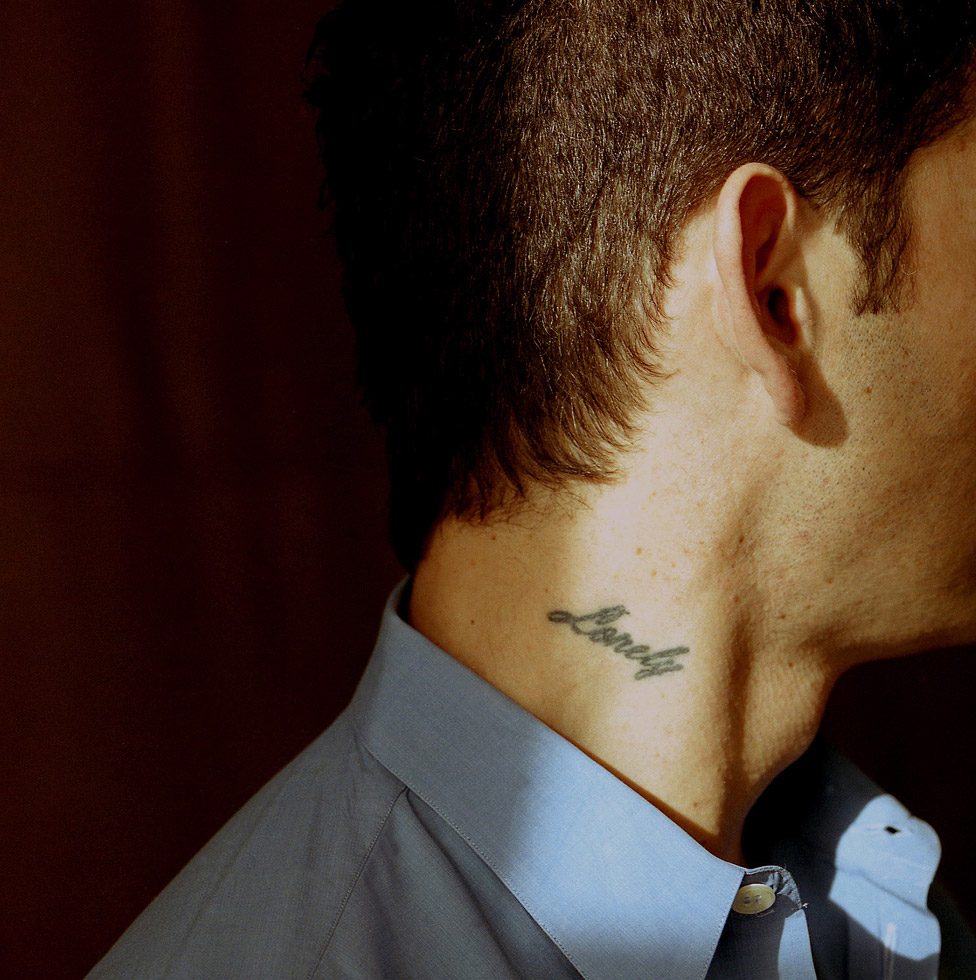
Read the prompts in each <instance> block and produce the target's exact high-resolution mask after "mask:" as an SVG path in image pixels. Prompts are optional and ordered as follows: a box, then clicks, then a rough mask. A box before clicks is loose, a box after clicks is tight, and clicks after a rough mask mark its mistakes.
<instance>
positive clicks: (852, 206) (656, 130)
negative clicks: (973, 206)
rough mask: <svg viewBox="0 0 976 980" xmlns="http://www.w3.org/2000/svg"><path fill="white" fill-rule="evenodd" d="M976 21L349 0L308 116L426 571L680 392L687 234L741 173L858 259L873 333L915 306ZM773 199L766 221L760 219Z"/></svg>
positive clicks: (705, 8)
mask: <svg viewBox="0 0 976 980" xmlns="http://www.w3.org/2000/svg"><path fill="white" fill-rule="evenodd" d="M974 8H976V4H973V3H969V2H964V3H959V2H938V0H936V2H930V0H927V2H924V3H923V2H915V3H909V2H896V0H857V2H854V0H807V2H802V0H736V2H732V0H729V2H719V3H715V2H708V3H706V2H699V0H666V2H665V0H601V2H595V0H564V2H557V0H537V2H532V0H529V2H513V0H499V2H489V0H480V2H479V0H453V2H451V0H432V2H430V3H424V4H420V5H408V4H402V3H394V2H392V0H348V2H346V3H345V4H344V5H343V7H342V8H341V9H340V10H339V11H338V12H336V13H334V14H332V15H329V16H327V17H326V18H324V19H323V21H322V23H321V24H320V26H319V30H318V32H317V35H316V38H315V41H314V43H313V46H312V50H311V52H310V64H311V65H312V67H313V69H314V72H313V76H312V79H311V83H310V86H309V90H308V98H309V99H310V101H311V102H312V103H313V104H314V105H316V106H318V107H320V110H321V111H320V115H319V123H318V134H319V138H320V144H321V148H322V152H323V156H324V159H325V162H326V164H327V167H328V171H329V185H330V188H331V192H332V196H333V198H334V201H335V230H336V235H337V240H338V245H339V249H340V253H341V254H342V257H343V259H344V261H345V263H346V295H347V300H348V304H349V309H350V312H351V315H352V318H353V321H354V323H355V325H356V328H357V332H358V346H359V359H360V361H359V369H360V379H361V382H362V384H363V386H364V389H365V393H366V398H367V402H368V404H369V406H370V408H371V410H372V412H373V414H374V417H375V418H376V419H377V420H378V421H379V422H381V423H382V424H383V425H384V426H385V427H386V428H387V433H388V449H389V456H390V467H391V481H392V510H391V519H392V531H393V540H394V545H395V547H396V550H397V553H398V555H399V557H400V559H401V561H402V562H403V563H404V565H405V566H406V567H407V568H409V569H412V568H413V567H414V566H415V565H416V562H417V560H418V559H419V557H420V555H421V552H422V548H423V543H424V540H425V538H426V537H427V535H428V533H429V531H430V530H431V528H432V527H433V526H434V525H435V524H436V523H437V521H438V520H439V519H440V518H441V517H443V516H445V515H450V514H454V515H456V516H458V517H462V518H472V517H476V518H477V517H480V518H483V517H485V516H486V515H489V514H491V513H493V512H496V511H499V510H500V509H501V510H503V509H504V505H505V504H506V503H507V502H510V501H513V500H514V501H517V500H518V497H519V495H520V494H521V492H522V491H523V490H524V489H525V488H526V487H527V486H529V485H531V484H541V485H544V486H547V487H552V488H558V487H561V486H563V485H566V484H567V483H572V482H574V481H583V482H584V483H585V482H587V481H592V482H597V483H599V482H601V481H603V482H608V481H612V480H613V479H614V478H616V477H617V476H618V475H619V473H620V470H621V462H622V460H623V457H624V455H625V454H626V452H627V451H628V450H630V449H632V448H633V446H634V445H635V444H636V442H638V441H639V438H640V433H639V432H638V431H637V430H636V429H635V420H636V418H637V417H638V415H639V414H640V413H641V412H644V411H646V410H647V409H648V408H651V409H653V408H654V404H655V402H654V398H655V392H656V391H657V390H658V389H659V388H661V387H662V385H665V384H666V383H667V382H666V379H668V378H669V377H670V376H671V374H672V371H671V370H669V368H670V365H669V364H668V363H667V359H666V357H665V356H664V352H665V350H666V349H667V347H668V343H669V323H668V317H667V316H665V310H666V309H667V306H668V296H669V290H670V289H671V287H672V286H673V285H674V281H673V272H674V268H675V262H676V261H677V260H678V259H679V258H680V252H681V247H682V243H683V237H682V236H683V234H684V231H685V230H686V229H687V228H688V227H689V221H690V219H692V218H693V216H694V215H696V214H697V213H699V212H700V211H701V209H702V208H703V207H704V206H706V205H714V203H715V201H716V196H717V195H719V194H720V192H721V191H722V190H723V188H724V187H726V185H727V182H728V181H729V178H730V176H731V175H733V174H734V173H736V172H737V171H738V170H739V168H740V167H741V166H742V165H744V164H749V163H758V164H761V165H763V166H765V167H767V168H769V170H770V171H771V172H774V173H775V174H779V175H782V176H783V177H784V178H785V180H786V182H787V184H788V187H789V188H791V189H792V192H795V195H796V200H797V201H799V202H801V203H802V204H803V205H804V206H808V207H809V208H810V209H812V211H813V212H815V213H817V214H820V215H822V216H824V217H825V218H827V219H829V221H830V222H831V223H832V224H833V225H836V227H837V228H838V229H839V230H840V232H841V233H842V234H843V235H844V237H845V239H846V240H847V241H848V242H849V243H850V245H851V248H852V252H853V254H854V255H855V256H856V258H857V265H858V268H857V269H856V274H855V275H854V276H853V278H852V280H851V282H850V283H845V284H844V285H845V289H846V302H847V303H848V305H849V308H850V316H851V319H852V321H853V319H854V318H855V317H857V316H859V315H868V316H874V315H878V314H882V313H884V312H885V311H886V310H889V309H894V308H896V307H897V306H898V302H899V299H900V298H903V297H904V296H905V295H906V291H905V289H904V287H905V286H907V285H910V284H911V277H910V271H911V267H912V263H911V261H910V258H911V249H907V255H908V259H909V261H903V259H905V257H906V246H907V245H908V243H909V242H910V241H911V227H912V223H911V221H910V220H909V218H910V215H909V213H908V209H906V208H905V207H904V206H903V205H904V200H905V198H904V195H903V183H904V178H905V174H906V167H907V164H908V162H909V159H910V158H911V157H912V156H913V154H914V153H915V152H916V151H917V150H918V149H919V148H920V147H922V146H925V145H928V144H932V143H933V142H935V141H936V140H938V139H939V138H941V137H942V136H944V135H945V134H946V133H947V132H949V131H950V130H952V129H953V127H955V126H956V125H957V124H958V123H959V122H960V120H961V119H962V118H964V117H966V116H967V114H968V109H967V106H966V102H965V99H964V96H965V95H966V93H967V91H968V82H969V76H970V66H971V64H972V60H973V45H974V39H976V15H974ZM745 177H746V178H749V174H745ZM770 179H771V180H773V181H774V182H775V178H774V177H771V178H770ZM769 186H771V185H767V183H765V182H764V181H763V180H762V179H760V180H758V182H757V181H755V180H751V179H747V180H746V182H745V184H744V185H743V188H740V190H744V191H745V197H744V198H743V200H746V201H747V203H748V201H753V199H755V201H758V202H759V203H758V204H756V207H757V208H759V210H760V211H761V210H762V207H763V206H764V205H763V204H762V201H763V200H764V197H763V195H764V194H766V193H767V192H768V190H769ZM757 188H758V190H757ZM767 196H768V195H767ZM739 201H740V198H739V197H735V198H734V199H733V198H727V200H726V203H727V204H730V206H736V207H738V206H739ZM755 201H754V203H755ZM730 202H731V203H730ZM719 271H721V270H719ZM847 287H849V288H847ZM910 292H911V291H910V290H908V293H910ZM763 300H764V301H766V302H769V303H770V304H772V307H771V308H775V305H776V304H777V303H779V302H781V301H782V295H781V291H778V290H777V289H775V288H772V289H769V290H767V293H766V294H764V297H763ZM774 319H775V317H774ZM785 319H787V320H789V319H790V316H787V317H786V318H785ZM948 326H949V327H951V326H952V325H951V324H949V325H948ZM784 339H785V341H786V342H787V343H788V342H789V340H790V338H789V337H788V336H787V337H785V338H784ZM851 343H852V345H853V344H855V343H856V340H855V339H853V338H852V340H851ZM786 414H787V415H788V414H789V411H787V412H786Z"/></svg>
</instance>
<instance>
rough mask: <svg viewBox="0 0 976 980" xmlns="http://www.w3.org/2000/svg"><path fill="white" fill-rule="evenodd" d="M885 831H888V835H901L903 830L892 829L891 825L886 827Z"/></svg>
mask: <svg viewBox="0 0 976 980" xmlns="http://www.w3.org/2000/svg"><path fill="white" fill-rule="evenodd" d="M885 831H887V833H889V834H900V833H901V830H900V829H899V828H898V827H892V826H891V824H889V825H888V826H887V827H885Z"/></svg>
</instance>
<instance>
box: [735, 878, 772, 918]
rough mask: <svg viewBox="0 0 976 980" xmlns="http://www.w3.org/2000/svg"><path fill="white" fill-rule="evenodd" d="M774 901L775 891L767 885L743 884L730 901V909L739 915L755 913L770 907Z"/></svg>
mask: <svg viewBox="0 0 976 980" xmlns="http://www.w3.org/2000/svg"><path fill="white" fill-rule="evenodd" d="M775 902H776V892H774V891H773V890H772V888H770V887H769V885H743V886H742V887H741V888H740V889H739V890H738V891H737V892H736V893H735V900H734V901H733V902H732V911H733V912H738V913H739V914H740V915H757V914H758V913H759V912H765V911H766V909H768V908H772V906H773V905H774V904H775Z"/></svg>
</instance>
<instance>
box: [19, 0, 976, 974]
mask: <svg viewBox="0 0 976 980" xmlns="http://www.w3.org/2000/svg"><path fill="white" fill-rule="evenodd" d="M86 6H87V8H88V9H85V7H86ZM327 6H328V2H327V0H284V2H279V3H275V4H268V3H262V2H256V0H238V2H234V3H230V2H219V3H218V2H210V3H204V4H201V3H190V2H189V0H184V2H178V0H160V2H158V3H131V2H120V0H109V2H103V3H101V4H98V5H95V4H88V5H78V4H68V3H60V4H58V3H53V2H51V0H30V2H28V0H7V2H6V3H5V4H4V5H3V6H2V9H0V126H2V130H0V131H2V134H3V138H2V143H0V205H2V206H0V304H2V309H3V329H2V331H0V507H2V514H0V543H2V552H0V557H2V564H0V576H2V579H0V581H2V593H0V640H2V644H3V646H2V655H3V664H4V670H3V684H2V697H3V704H2V706H0V707H2V713H0V719H2V720H0V726H2V729H0V735H2V740H3V741H2V744H3V747H4V750H3V753H2V756H0V758H2V772H0V777H2V782H0V841H2V842H3V847H4V851H5V853H4V859H3V865H2V874H0V975H3V976H10V977H18V978H20V977H31V976H36V977H43V978H46V980H51V978H58V977H67V978H70V977H79V976H81V975H83V974H84V972H85V971H86V970H87V969H88V968H89V967H91V966H92V964H93V963H94V961H95V960H96V959H97V958H98V956H100V955H101V953H103V952H104V951H105V949H106V948H107V947H108V946H109V945H110V944H111V943H112V942H113V941H114V939H115V938H116V936H117V935H118V934H119V933H120V932H121V931H122V930H123V928H124V927H125V926H126V925H127V924H128V923H129V921H130V920H131V919H132V918H133V917H134V916H135V915H136V914H137V913H138V912H139V911H140V910H141V909H142V908H143V907H144V906H145V905H146V904H147V903H148V902H149V900H150V899H151V898H152V897H153V895H154V894H155V893H156V892H157V891H158V890H159V889H160V888H161V887H162V886H163V885H164V884H165V883H166V882H167V881H168V880H169V879H170V878H171V877H172V876H173V874H175V873H176V871H177V870H178V869H179V868H180V867H181V865H182V864H183V863H184V862H185V861H186V860H187V859H188V858H189V857H190V856H191V855H192V854H193V852H194V851H195V850H196V849H197V848H198V847H199V846H200V845H202V844H203V843H204V841H205V840H206V839H207V838H208V837H209V836H210V835H211V834H212V833H213V832H214V831H215V830H216V829H217V828H218V827H219V826H220V825H221V823H223V821H224V820H225V819H226V818H227V817H228V816H229V815H230V814H231V813H232V812H233V811H234V810H235V809H236V808H237V807H238V806H239V805H240V804H241V803H243V802H244V801H245V799H246V798H247V797H248V796H249V795H250V794H251V793H252V792H253V791H254V790H256V789H257V788H258V787H259V786H260V785H261V784H262V783H263V782H264V781H265V780H266V779H267V778H268V777H270V776H271V775H272V774H273V773H274V772H275V771H276V770H277V769H278V768H279V767H280V766H281V765H283V764H284V763H285V762H286V761H287V760H288V759H289V758H291V757H292V756H293V755H294V754H295V753H296V752H297V751H298V750H300V749H301V748H302V747H303V746H304V745H305V744H307V742H309V741H310V740H311V739H312V738H313V737H314V736H315V735H316V734H317V733H318V732H319V731H321V730H322V729H323V728H325V727H326V725H328V723H329V722H330V721H331V719H332V718H333V717H334V715H335V714H336V713H337V712H338V711H339V710H340V709H341V708H342V707H343V706H344V705H345V703H346V702H347V700H348V698H349V696H350V694H351V692H352V690H353V687H354V685H355V682H356V680H357V679H358V675H359V673H360V671H361V669H362V666H363V664H364V662H365V658H366V656H367V655H368V652H369V650H370V648H371V646H372V641H373V638H374V634H375V629H376V623H377V618H378V615H379V612H380V608H381V605H382V602H383V599H384V598H385V596H386V594H387V592H388V590H389V588H390V587H391V586H392V585H393V584H394V583H395V581H396V580H397V578H398V577H399V575H400V570H399V568H398V566H397V565H396V563H395V562H394V560H393V558H392V555H391V553H390V549H389V547H388V545H387V543H386V537H385V514H384V501H385V494H386V488H385V482H384V480H385V477H384V472H383V465H382V458H381V443H380V439H379V437H378V435H377V434H376V433H375V432H373V431H372V430H371V428H370V427H369V425H368V422H367V420H366V418H365V414H364V412H363V411H362V409H361V408H360V407H359V405H358V399H357V395H356V391H355V388H354V383H353V368H352V349H353V348H352V336H351V333H350V330H349V328H348V325H347V323H346V321H345V319H344V316H343V314H342V312H341V304H340V300H339V297H338V289H337V269H336V262H335V259H334V256H333V255H332V252H331V246H330V245H329V243H328V241H327V239H326V238H325V237H324V236H323V228H324V221H323V218H322V216H321V215H320V214H319V212H318V211H317V210H316V208H315V199H316V194H317V189H318V180H319V173H318V165H317V162H316V160H315V153H314V143H313V137H312V120H311V116H310V114H309V113H308V112H307V110H305V109H304V107H303V105H302V103H301V101H300V98H299V92H300V84H299V73H300V70H301V65H302V59H303V55H304V52H305V48H306V46H307V44H308V41H309V39H310V36H311V33H312V30H313V27H314V24H315V22H316V19H317V17H318V16H319V15H320V14H321V13H322V12H323V10H324V9H325V8H326V7H327ZM974 672H976V671H974V665H973V658H972V656H970V651H954V652H946V653H938V654H933V655H930V656H929V657H927V658H919V659H916V660H913V661H906V662H903V663H899V664H893V665H883V666H876V667H872V668H870V669H868V670H864V671H861V672H860V673H859V674H858V675H855V676H854V677H853V678H851V679H850V680H849V681H848V682H847V683H846V684H845V685H844V686H843V688H842V689H841V691H840V692H839V695H838V698H837V699H836V706H835V708H834V709H833V710H832V713H831V716H830V718H829V720H828V727H829V728H830V730H831V731H832V732H834V734H835V735H836V736H837V737H838V738H839V740H840V741H841V742H842V744H843V745H844V746H845V747H846V748H847V749H848V750H849V751H851V752H852V753H853V754H854V755H855V757H856V758H857V759H858V760H859V761H861V763H862V764H864V765H865V766H866V767H867V768H868V769H869V771H871V772H872V773H873V774H874V775H875V776H876V777H878V778H881V779H883V780H884V781H885V782H886V783H887V785H889V786H890V788H892V789H893V790H894V791H896V792H897V793H899V794H901V795H902V796H903V798H904V799H905V800H906V801H907V802H908V803H909V804H910V805H911V806H913V807H914V808H915V809H916V811H917V812H918V813H919V814H920V815H921V816H924V817H926V818H927V819H929V820H930V821H932V822H933V823H934V824H935V825H936V827H937V828H938V829H939V830H940V832H941V834H942V836H943V840H944V842H945V850H946V859H945V868H946V872H947V877H948V880H949V882H950V884H952V885H953V886H954V887H955V889H956V892H957V894H958V895H959V897H960V898H961V899H962V900H963V901H964V902H965V903H966V904H967V908H969V909H971V908H973V906H974V904H976V903H974V898H976V889H974V886H973V884H972V879H973V871H974V870H976V869H974V862H973V859H972V855H971V848H970V846H969V825H970V823H971V813H972V805H973V802H974V791H973V784H972V778H971V772H972V754H971V733H972V717H973V706H974V697H976V696H974V685H973V683H972V681H973V678H974Z"/></svg>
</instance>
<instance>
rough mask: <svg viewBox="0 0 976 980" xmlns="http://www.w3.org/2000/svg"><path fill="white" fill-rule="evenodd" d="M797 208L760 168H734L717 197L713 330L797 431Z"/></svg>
mask: <svg viewBox="0 0 976 980" xmlns="http://www.w3.org/2000/svg"><path fill="white" fill-rule="evenodd" d="M798 209H799V202H798V197H797V194H796V191H795V190H794V189H793V186H792V185H791V184H790V182H789V181H788V180H787V179H786V178H785V177H784V176H783V175H782V174H781V173H780V172H779V171H777V170H774V169H773V168H772V167H768V166H765V165H763V164H759V163H747V164H744V165H743V166H741V167H739V168H738V169H737V170H736V171H735V172H734V173H732V174H731V175H730V176H729V178H728V179H727V180H726V181H725V184H724V185H723V186H722V189H721V191H720V192H719V196H718V203H717V205H716V209H715V213H714V224H713V228H712V248H713V252H714V257H715V264H716V267H717V269H718V273H719V278H720V280H721V286H720V288H719V291H720V294H721V295H720V296H719V299H720V307H719V309H718V310H717V311H716V316H717V321H716V326H717V327H718V329H719V330H720V331H721V332H722V335H723V336H724V337H725V339H726V342H727V343H728V344H729V346H730V347H731V348H732V349H733V350H734V351H736V352H737V353H738V355H739V357H740V358H741V360H742V362H743V363H744V364H745V365H746V366H747V367H748V368H749V369H750V370H752V371H754V372H755V373H756V375H758V376H759V378H760V379H761V380H762V383H763V386H764V388H765V390H766V393H767V394H768V395H769V399H770V402H771V405H772V409H773V412H774V414H775V417H776V418H777V420H778V421H779V422H781V423H782V424H783V425H786V426H790V427H792V426H794V425H797V424H798V423H799V422H800V421H801V420H802V419H803V416H804V413H805V411H806V398H805V396H804V393H803V388H802V387H801V386H800V382H799V380H798V378H797V375H796V370H795V367H794V364H795V362H796V361H797V359H798V355H799V345H798V341H799V340H800V339H801V338H802V336H803V330H802V327H803V324H802V323H801V322H800V316H799V313H798V310H799V309H800V308H805V304H803V303H802V302H797V300H798V292H799V290H800V289H801V288H802V287H801V285H800V284H799V283H798V282H797V281H796V279H795V277H794V276H793V275H792V272H794V271H795V270H796V268H797V265H796V261H795V260H796V251H797V247H798V244H799V238H798V228H797V219H798Z"/></svg>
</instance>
